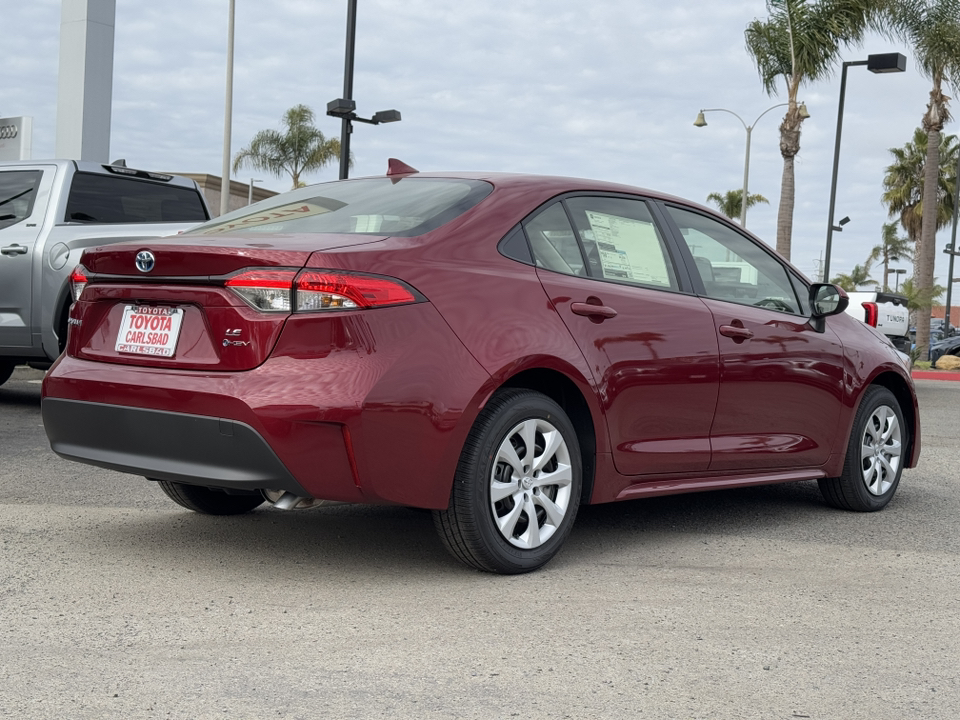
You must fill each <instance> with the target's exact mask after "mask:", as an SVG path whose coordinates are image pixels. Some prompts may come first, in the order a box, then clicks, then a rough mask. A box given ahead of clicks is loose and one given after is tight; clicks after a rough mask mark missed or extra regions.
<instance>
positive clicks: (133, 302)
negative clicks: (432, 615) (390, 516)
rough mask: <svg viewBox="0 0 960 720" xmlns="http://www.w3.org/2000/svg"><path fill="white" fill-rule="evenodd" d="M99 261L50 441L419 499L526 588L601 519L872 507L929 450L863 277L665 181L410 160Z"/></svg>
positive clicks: (76, 312)
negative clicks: (802, 493) (760, 502)
mask: <svg viewBox="0 0 960 720" xmlns="http://www.w3.org/2000/svg"><path fill="white" fill-rule="evenodd" d="M81 263H82V264H81V266H79V267H78V268H77V269H76V271H75V272H74V275H73V283H74V290H75V297H76V302H75V304H74V305H73V308H72V310H71V313H70V319H69V324H70V334H69V339H68V344H67V350H66V352H65V354H64V355H63V356H62V357H61V358H60V359H59V360H58V361H57V363H56V364H55V365H54V367H53V369H52V370H51V371H50V372H49V374H48V375H47V378H46V380H45V381H44V386H43V419H44V424H45V427H46V430H47V434H48V436H49V439H50V444H51V446H52V448H53V450H54V451H55V452H57V453H58V454H59V455H61V456H62V457H65V458H68V459H71V460H76V461H79V462H84V463H89V464H91V465H97V466H100V467H105V468H111V469H114V470H120V471H123V472H129V473H133V474H136V475H142V476H145V477H147V478H149V479H150V480H153V481H156V482H157V483H158V484H159V485H160V487H161V488H162V489H163V490H164V492H166V494H167V495H169V496H170V498H171V499H173V500H174V501H175V502H177V503H179V504H180V505H182V506H184V507H186V508H189V509H190V510H194V511H197V512H200V513H208V514H213V515H225V514H235V513H242V512H247V511H250V510H252V509H254V508H256V507H258V506H259V505H261V504H262V503H263V502H265V501H267V502H270V503H272V504H273V505H275V506H276V507H278V508H281V509H289V508H293V507H308V506H312V505H317V504H322V503H324V502H346V503H392V504H398V505H407V506H413V507H419V508H428V509H432V510H433V511H434V518H435V522H436V526H437V529H438V531H439V533H440V536H441V538H442V540H443V542H444V543H445V545H446V546H447V548H448V549H449V550H450V552H451V553H452V554H453V555H454V556H456V557H457V558H458V559H460V560H461V561H463V562H464V563H467V564H468V565H470V566H473V567H475V568H479V569H481V570H487V571H493V572H500V573H520V572H527V571H530V570H534V569H536V568H538V567H541V566H542V565H543V564H545V563H546V562H547V561H548V560H549V559H550V558H551V557H553V555H554V554H555V553H556V552H557V551H558V550H559V549H560V546H561V545H562V543H563V541H564V539H565V538H566V537H567V535H568V534H569V533H570V530H571V527H572V526H573V522H574V519H575V517H576V514H577V509H578V507H579V505H581V504H583V503H604V502H611V501H614V500H627V499H631V498H639V497H645V496H646V497H649V496H653V495H666V494H672V493H684V492H693V491H699V490H712V489H718V488H731V487H742V486H747V485H760V484H768V483H781V482H788V481H795V480H810V479H817V480H818V481H819V483H820V487H821V489H822V491H823V495H824V497H825V499H826V501H827V502H828V503H830V504H831V505H834V506H837V507H840V508H845V509H849V510H859V511H871V510H879V509H880V508H882V507H884V506H885V505H886V504H887V503H888V502H889V501H890V499H891V498H892V497H893V494H894V493H895V492H896V489H897V485H898V483H899V481H900V475H901V473H902V471H903V469H904V468H905V467H913V466H914V465H915V464H916V462H917V458H918V456H919V453H920V428H919V422H918V411H917V401H916V396H915V393H914V389H913V384H912V381H911V378H910V374H909V372H908V371H907V369H906V367H905V365H904V363H903V359H902V356H900V355H899V354H898V353H897V352H896V351H895V350H894V348H893V347H892V346H891V345H890V344H889V342H888V341H887V340H886V338H885V337H883V336H882V335H880V334H878V333H877V332H875V331H874V330H873V329H872V328H870V327H867V326H866V325H864V324H863V323H860V322H858V321H857V320H855V319H854V318H852V317H850V316H849V315H846V314H844V313H843V312H842V310H843V308H844V307H845V306H846V303H847V299H846V296H845V294H844V293H843V291H842V290H840V289H839V288H837V287H835V286H833V285H826V284H812V285H811V284H810V282H809V281H807V280H806V279H805V278H804V277H803V275H801V274H800V273H799V272H798V271H797V270H796V269H795V268H793V267H792V266H791V265H790V264H789V263H787V262H785V261H784V260H783V259H782V258H780V257H778V256H777V255H776V254H775V253H774V252H773V251H771V250H770V249H769V248H768V247H767V246H766V245H764V244H763V243H762V242H760V241H759V240H758V239H757V238H755V237H753V236H752V235H750V234H748V233H746V232H744V231H743V230H741V229H740V228H739V227H738V226H737V225H735V224H734V223H732V222H730V221H729V220H727V219H726V218H724V217H722V216H720V215H717V214H716V213H713V212H711V211H709V210H706V209H704V208H702V207H700V206H697V205H693V204H691V203H688V202H686V201H683V200H680V199H677V198H674V197H670V196H666V195H662V194H660V193H656V192H650V191H646V190H640V189H637V188H633V187H627V186H623V185H616V184H610V183H602V182H595V181H589V180H576V179H570V178H558V177H536V176H525V175H500V174H469V173H431V174H426V173H417V172H416V171H413V170H412V169H411V168H408V167H407V166H404V165H402V164H400V163H395V162H392V163H391V172H389V173H388V175H387V176H386V177H381V178H363V179H357V180H345V181H340V182H332V183H326V184H321V185H314V186H311V187H306V188H302V189H299V190H295V191H292V192H290V193H286V194H284V195H280V196H277V197H274V198H271V199H270V200H267V201H265V202H262V203H258V204H257V205H254V206H251V207H249V208H244V209H243V210H239V211H236V212H234V213H231V214H229V215H225V216H223V217H221V218H217V219H215V220H213V221H210V222H208V223H206V224H205V225H201V226H199V227H198V228H196V229H194V230H192V231H190V232H188V233H185V234H183V235H179V236H176V237H170V238H164V239H157V240H151V241H147V242H144V241H142V240H141V241H137V242H136V243H130V244H119V245H116V244H114V245H108V246H104V247H100V248H96V249H93V250H88V251H87V252H86V253H85V254H84V255H83V258H82V260H81Z"/></svg>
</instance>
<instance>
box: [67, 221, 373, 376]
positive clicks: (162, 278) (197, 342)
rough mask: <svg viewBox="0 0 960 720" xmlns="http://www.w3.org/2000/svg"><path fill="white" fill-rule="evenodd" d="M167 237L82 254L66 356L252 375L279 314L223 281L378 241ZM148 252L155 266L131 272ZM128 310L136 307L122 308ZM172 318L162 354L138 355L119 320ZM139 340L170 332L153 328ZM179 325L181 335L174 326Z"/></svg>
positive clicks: (129, 329) (268, 347)
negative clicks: (81, 280) (83, 283)
mask: <svg viewBox="0 0 960 720" xmlns="http://www.w3.org/2000/svg"><path fill="white" fill-rule="evenodd" d="M187 239H188V238H182V237H171V238H165V239H157V240H149V241H139V242H138V243H137V244H133V243H124V244H121V245H109V246H105V247H101V248H96V249H94V250H89V251H87V252H86V253H84V255H83V258H82V259H81V264H82V265H83V266H84V268H86V271H87V276H88V279H89V283H88V285H87V287H86V288H85V289H84V291H83V295H82V297H81V299H80V301H78V302H77V303H75V304H74V307H73V309H72V310H71V322H70V324H71V331H70V335H69V338H68V344H67V352H68V353H69V354H70V355H71V356H73V357H79V358H83V359H87V360H95V361H99V362H108V363H117V364H124V365H139V366H146V367H163V368H176V369H183V370H219V371H237V370H250V369H252V368H255V367H257V366H258V365H260V364H261V363H263V362H264V361H265V360H266V359H267V357H268V356H269V355H270V352H271V351H272V349H273V346H274V345H275V344H276V341H277V338H278V337H279V335H280V331H281V329H282V328H283V324H284V322H285V321H286V319H287V317H289V313H287V312H264V311H261V310H257V309H255V308H253V307H251V306H250V305H248V304H247V303H246V302H244V300H243V299H241V298H240V297H239V296H238V295H237V294H236V293H234V292H233V291H231V290H230V289H229V288H226V287H224V281H225V276H227V275H231V274H233V273H236V272H237V271H240V270H243V269H245V268H271V267H276V268H290V269H292V270H296V269H299V268H302V267H303V266H304V265H305V264H306V262H307V259H308V258H309V257H310V256H311V255H312V254H313V253H314V252H315V251H317V250H329V249H333V248H335V247H343V246H349V245H360V244H367V243H372V242H377V241H379V240H382V239H383V238H382V237H371V236H369V235H316V234H315V235H303V236H300V235H297V236H292V235H291V236H276V235H271V236H250V235H248V236H245V237H243V238H237V237H216V238H205V237H196V236H189V240H190V241H191V242H190V244H187V243H185V242H184V241H185V240H187ZM143 251H149V253H150V254H151V255H152V256H153V267H152V268H151V269H150V271H149V272H142V271H140V270H139V269H138V265H137V255H138V254H139V253H141V252H143ZM128 308H136V310H135V311H134V310H130V309H128ZM131 313H135V314H136V313H144V314H152V315H153V316H157V317H162V318H166V317H171V316H174V317H175V318H176V319H175V321H174V323H173V328H172V335H173V336H174V337H171V338H170V341H169V342H168V343H167V344H166V347H165V348H161V349H159V350H160V351H161V352H169V353H170V354H169V355H163V354H145V352H152V351H157V350H158V348H157V347H153V348H149V349H148V350H147V351H144V350H143V348H142V347H137V343H138V341H142V340H143V339H144V338H145V337H147V336H146V335H140V336H139V337H138V336H137V334H136V332H138V331H139V330H140V329H141V328H140V326H134V325H132V324H131V322H130V321H129V320H125V314H126V316H129V315H130V314H131ZM154 325H156V326H157V327H156V328H155V327H153V326H151V325H146V326H144V327H143V328H142V330H143V331H145V332H151V331H157V332H169V331H170V328H171V323H170V322H167V323H166V326H164V325H163V323H159V322H154ZM178 325H179V328H177V326H178Z"/></svg>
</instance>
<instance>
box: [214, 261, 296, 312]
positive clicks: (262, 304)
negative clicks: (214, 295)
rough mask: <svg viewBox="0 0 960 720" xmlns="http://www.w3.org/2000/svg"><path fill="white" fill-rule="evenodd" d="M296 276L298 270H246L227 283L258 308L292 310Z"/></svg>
mask: <svg viewBox="0 0 960 720" xmlns="http://www.w3.org/2000/svg"><path fill="white" fill-rule="evenodd" d="M296 276H297V271H296V270H245V271H243V272H241V273H239V274H238V275H234V276H233V277H232V278H230V279H229V280H227V282H226V285H227V287H228V288H230V289H231V290H233V291H234V292H235V293H236V294H237V295H239V296H240V297H241V298H243V299H244V300H245V301H246V302H247V304H249V305H250V306H252V307H254V308H256V309H257V310H263V311H264V312H291V311H292V310H293V280H294V278H295V277H296Z"/></svg>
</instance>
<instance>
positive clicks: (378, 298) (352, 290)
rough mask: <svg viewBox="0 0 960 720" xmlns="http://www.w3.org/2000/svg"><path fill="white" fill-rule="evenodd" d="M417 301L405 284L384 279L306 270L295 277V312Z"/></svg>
mask: <svg viewBox="0 0 960 720" xmlns="http://www.w3.org/2000/svg"><path fill="white" fill-rule="evenodd" d="M416 300H417V298H416V297H415V296H414V294H413V293H412V292H410V290H409V289H408V288H406V287H405V286H404V285H402V284H401V283H399V282H397V281H395V280H391V279H389V278H385V277H374V276H370V275H354V274H352V273H341V272H335V271H330V270H305V271H303V272H302V273H300V276H299V277H298V278H297V312H314V311H317V310H347V309H360V308H374V307H384V306H387V305H402V304H404V303H411V302H416Z"/></svg>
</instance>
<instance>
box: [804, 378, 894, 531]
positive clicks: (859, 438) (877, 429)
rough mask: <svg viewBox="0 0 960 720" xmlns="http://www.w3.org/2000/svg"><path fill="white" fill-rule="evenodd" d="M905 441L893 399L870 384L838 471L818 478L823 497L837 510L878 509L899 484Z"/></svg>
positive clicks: (858, 510) (886, 391) (859, 510)
mask: <svg viewBox="0 0 960 720" xmlns="http://www.w3.org/2000/svg"><path fill="white" fill-rule="evenodd" d="M909 443H910V431H909V429H908V428H907V426H906V424H905V423H904V422H903V411H902V410H901V409H900V403H899V402H898V401H897V398H896V397H894V395H893V393H892V392H890V391H889V390H887V388H885V387H880V386H878V385H872V386H870V387H869V388H868V389H867V391H866V392H865V393H864V394H863V398H862V399H861V400H860V407H859V408H858V409H857V414H856V417H855V418H854V421H853V430H851V432H850V442H849V443H848V444H847V456H846V459H845V460H844V463H843V472H842V474H841V475H840V477H838V478H824V479H821V480H819V481H818V484H819V485H820V492H821V493H822V494H823V497H824V499H825V500H826V501H827V503H828V504H830V505H832V506H833V507H836V508H840V509H841V510H855V511H857V512H876V511H877V510H882V509H883V508H884V507H885V506H886V504H887V503H889V502H890V500H891V499H892V498H893V495H894V493H895V492H896V491H897V486H898V485H899V484H900V475H901V474H902V473H903V465H904V462H905V461H906V457H905V456H904V452H905V450H906V448H907V447H908V445H909Z"/></svg>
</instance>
